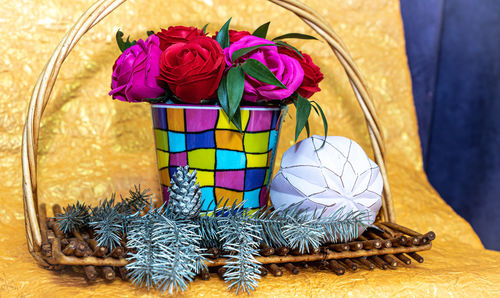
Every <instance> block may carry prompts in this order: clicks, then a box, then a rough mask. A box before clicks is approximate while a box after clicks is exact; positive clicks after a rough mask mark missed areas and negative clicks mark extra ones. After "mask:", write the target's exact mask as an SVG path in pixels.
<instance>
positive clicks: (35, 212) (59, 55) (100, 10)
mask: <svg viewBox="0 0 500 298" xmlns="http://www.w3.org/2000/svg"><path fill="white" fill-rule="evenodd" d="M270 1H271V2H272V3H275V4H276V5H279V6H281V7H283V8H285V9H287V10H289V11H291V12H293V13H295V14H296V15H297V16H298V17H299V18H301V19H302V20H303V21H304V22H305V23H306V24H308V25H309V26H310V27H311V28H312V29H314V30H315V31H316V32H317V33H318V34H319V35H320V36H321V37H322V38H323V39H324V40H325V41H326V42H327V43H328V45H329V46H330V48H331V49H332V51H333V53H334V54H335V55H336V56H337V58H338V59H339V61H340V63H341V64H342V66H343V67H344V69H345V71H346V74H347V76H348V77H349V81H350V83H351V86H352V88H353V90H354V93H355V95H356V98H357V100H358V102H359V104H360V106H361V109H362V110H363V113H364V116H365V119H366V122H367V126H368V131H369V136H370V139H371V143H372V147H373V152H374V155H375V161H376V163H377V164H378V165H379V167H380V171H381V173H382V177H383V182H384V193H383V205H382V208H381V210H380V213H379V215H378V222H379V223H378V224H377V225H378V226H379V227H380V228H381V229H383V231H384V232H382V233H381V234H380V233H379V234H378V235H364V236H360V239H358V241H354V242H351V243H347V244H344V245H343V246H342V247H340V246H338V245H337V246H335V247H331V246H330V247H329V248H325V249H323V250H322V251H317V252H315V253H312V254H308V255H296V254H292V253H291V252H290V254H287V252H284V253H283V251H281V252H278V251H277V252H276V254H268V256H264V255H266V254H262V255H263V256H262V257H259V261H261V262H262V263H263V264H275V263H289V262H299V261H318V260H323V261H324V260H332V261H331V262H335V261H333V260H334V259H344V260H345V259H351V258H358V259H359V258H363V257H367V256H373V255H381V256H384V257H386V256H387V255H395V256H396V257H397V258H399V259H400V260H401V261H402V262H403V263H408V262H407V261H406V260H404V259H401V258H400V257H401V253H408V254H409V255H410V256H412V253H413V252H415V251H421V250H426V249H430V247H431V244H430V241H431V240H433V239H434V234H433V233H427V234H425V235H422V234H419V233H417V232H414V231H412V230H409V229H407V228H404V227H401V226H398V225H396V224H395V223H394V222H395V214H394V209H393V202H392V197H391V191H390V188H389V183H388V180H387V172H386V167H385V161H384V144H383V137H382V133H381V127H380V123H379V120H378V117H377V114H376V112H375V108H374V105H373V103H372V101H371V99H370V94H369V92H368V89H367V84H366V82H365V80H364V79H363V77H362V76H361V74H360V71H359V69H358V68H357V66H356V65H355V63H354V61H353V59H352V57H351V56H350V55H349V53H348V51H347V48H346V46H345V45H344V44H343V42H342V41H341V39H340V38H339V37H338V36H337V34H336V33H335V32H334V31H333V30H332V29H331V28H330V26H329V25H328V24H327V22H326V21H325V20H324V19H323V18H322V17H321V16H319V15H318V14H317V13H316V12H315V11H313V10H312V9H310V8H309V7H307V6H305V5H304V4H302V3H300V2H298V1H296V0H270ZM123 2H125V0H99V1H97V2H96V3H95V4H94V5H92V6H91V7H90V8H89V9H88V10H87V11H86V12H85V13H84V14H83V15H82V16H81V17H80V19H79V20H78V21H77V22H76V24H75V25H73V27H72V28H71V30H69V31H68V32H67V33H66V35H65V36H64V38H63V39H62V41H61V42H60V44H59V46H58V47H57V48H56V50H55V51H54V53H53V55H52V57H51V58H50V60H49V61H48V63H47V64H46V66H45V68H44V69H43V71H42V73H41V74H40V76H39V78H38V81H37V82H36V85H35V88H34V90H33V94H32V97H31V100H30V103H29V110H28V113H27V117H26V123H25V126H24V132H23V145H22V168H23V190H24V198H23V202H24V215H25V223H26V237H27V243H28V249H29V252H30V253H31V254H32V256H33V257H34V258H35V259H36V260H37V261H38V262H39V264H40V265H42V266H44V267H47V268H55V267H56V268H57V267H59V266H60V265H81V266H86V267H84V268H90V267H89V266H116V267H120V266H124V265H125V264H126V263H127V261H126V260H125V259H124V258H123V254H122V255H119V254H118V255H114V256H113V255H111V256H107V257H101V258H99V257H95V256H88V255H86V256H82V257H75V256H66V255H65V254H63V253H62V250H61V237H58V233H57V232H58V231H57V229H54V228H53V226H54V225H53V223H54V220H53V218H49V219H48V218H47V213H46V207H45V205H43V204H42V205H40V206H39V204H38V199H37V142H38V136H39V129H40V120H41V117H42V115H43V112H44V110H45V107H46V106H47V103H48V101H49V98H50V94H51V91H52V89H53V86H54V84H55V81H56V79H57V76H58V74H59V71H60V69H61V65H62V63H63V62H64V60H65V59H66V57H67V56H68V55H69V53H70V52H71V50H72V49H73V47H74V46H75V45H76V43H77V42H78V41H79V40H80V38H81V37H82V36H83V35H84V34H85V33H86V32H87V31H88V30H89V29H91V28H92V27H93V26H94V25H96V24H97V23H98V22H100V21H101V20H102V19H103V18H104V17H106V16H107V15H108V14H109V13H111V12H112V11H113V10H114V9H116V8H117V7H118V6H119V5H120V4H122V3H123ZM58 209H60V207H59V206H57V205H55V206H54V210H55V212H57V210H58ZM380 222H385V223H384V224H381V223H380ZM379 232H380V231H379ZM368 233H372V234H374V232H368ZM365 234H366V233H365ZM75 236H77V235H75ZM404 239H406V240H404ZM408 239H410V242H411V243H412V244H411V245H403V244H404V243H410V242H407V240H408ZM403 240H404V241H403ZM403 242H404V243H403ZM377 243H382V244H384V243H385V246H384V245H380V244H377ZM389 243H390V244H391V245H390V244H389ZM363 245H364V246H365V249H359V248H360V247H363ZM349 248H351V249H349ZM413 256H415V255H413ZM379 259H380V258H379ZM416 259H417V261H419V262H420V261H421V260H420V259H419V258H418V257H416ZM386 261H387V260H386ZM374 263H377V264H378V261H377V260H374ZM387 263H389V264H390V265H393V264H391V262H389V261H387ZM222 264H224V259H217V258H216V259H215V260H214V262H213V263H212V264H211V266H217V265H218V266H220V265H222ZM335 266H336V265H335V264H334V266H333V267H335ZM330 268H332V265H331V264H330ZM332 270H333V269H332ZM334 271H335V270H334Z"/></svg>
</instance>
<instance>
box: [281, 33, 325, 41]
mask: <svg viewBox="0 0 500 298" xmlns="http://www.w3.org/2000/svg"><path fill="white" fill-rule="evenodd" d="M285 38H298V39H316V40H318V39H317V38H316V37H314V36H311V35H307V34H302V33H287V34H283V35H280V36H278V37H275V38H273V40H277V39H285Z"/></svg>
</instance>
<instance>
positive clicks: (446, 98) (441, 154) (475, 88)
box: [401, 0, 500, 250]
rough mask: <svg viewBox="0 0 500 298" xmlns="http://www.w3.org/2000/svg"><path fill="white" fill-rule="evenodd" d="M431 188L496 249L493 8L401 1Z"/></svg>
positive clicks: (498, 176) (498, 48) (499, 140)
mask: <svg viewBox="0 0 500 298" xmlns="http://www.w3.org/2000/svg"><path fill="white" fill-rule="evenodd" d="M401 13H402V16H403V22H404V28H405V38H406V50H407V54H408V61H409V65H410V70H411V75H412V81H413V96H414V100H415V106H416V109H417V116H418V121H419V134H420V138H421V141H422V151H423V155H424V167H425V170H426V172H427V175H428V177H429V180H430V182H431V184H432V185H433V186H434V187H435V188H436V190H437V191H438V192H439V193H440V194H441V196H442V197H443V198H444V199H445V200H446V201H447V202H448V204H450V205H451V206H452V207H453V209H454V210H455V211H457V212H458V213H459V214H460V215H461V216H463V217H464V218H465V219H466V220H467V221H468V222H469V223H470V224H471V225H472V227H473V228H474V230H475V231H476V232H477V234H478V235H479V237H480V238H481V240H482V241H483V244H484V245H485V246H486V247H487V248H490V249H496V250H500V1H498V0H401Z"/></svg>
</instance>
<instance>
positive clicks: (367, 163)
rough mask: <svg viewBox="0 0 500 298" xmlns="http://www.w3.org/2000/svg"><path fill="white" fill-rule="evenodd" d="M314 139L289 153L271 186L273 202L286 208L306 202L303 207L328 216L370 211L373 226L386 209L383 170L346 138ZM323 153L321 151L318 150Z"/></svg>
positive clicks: (291, 149) (298, 144)
mask: <svg viewBox="0 0 500 298" xmlns="http://www.w3.org/2000/svg"><path fill="white" fill-rule="evenodd" d="M323 140H324V137H322V136H316V135H315V136H312V137H309V138H307V139H304V140H302V141H300V142H298V143H297V144H295V145H293V146H292V147H291V148H290V149H288V150H287V151H286V152H285V154H283V157H282V159H281V166H280V170H279V171H278V173H276V175H275V176H274V178H273V181H272V182H271V189H270V191H271V201H272V203H273V206H274V207H275V208H285V207H287V206H290V205H291V204H294V203H298V202H301V201H304V202H303V204H302V206H303V207H307V208H310V209H311V210H314V209H319V210H322V209H324V208H325V207H326V212H325V215H327V214H331V213H333V212H335V211H337V210H338V209H340V208H344V210H343V212H350V211H361V212H362V211H365V210H367V211H369V212H370V213H369V219H370V220H369V222H368V224H372V223H373V222H374V221H375V217H376V215H377V212H378V211H379V209H380V207H381V206H382V187H383V182H382V176H381V174H380V170H379V167H378V166H377V164H375V162H373V161H372V160H371V159H370V158H369V157H368V156H367V155H366V153H365V152H364V151H363V149H362V148H361V146H360V145H358V144H357V143H356V142H354V141H353V140H350V139H348V138H345V137H338V136H328V137H327V138H326V143H325V145H324V146H323V148H321V149H319V148H320V147H321V144H322V143H323ZM318 149H319V150H318Z"/></svg>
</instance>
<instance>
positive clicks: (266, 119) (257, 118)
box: [247, 111, 273, 131]
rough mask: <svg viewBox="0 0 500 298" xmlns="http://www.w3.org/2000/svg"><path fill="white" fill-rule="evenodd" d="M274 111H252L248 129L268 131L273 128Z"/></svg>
mask: <svg viewBox="0 0 500 298" xmlns="http://www.w3.org/2000/svg"><path fill="white" fill-rule="evenodd" d="M272 119H273V111H250V119H249V120H248V125H247V131H266V130H269V129H270V128H271V121H272Z"/></svg>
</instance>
